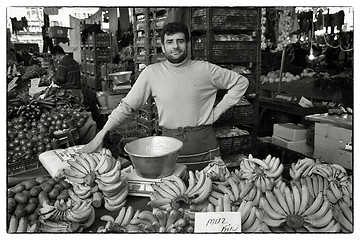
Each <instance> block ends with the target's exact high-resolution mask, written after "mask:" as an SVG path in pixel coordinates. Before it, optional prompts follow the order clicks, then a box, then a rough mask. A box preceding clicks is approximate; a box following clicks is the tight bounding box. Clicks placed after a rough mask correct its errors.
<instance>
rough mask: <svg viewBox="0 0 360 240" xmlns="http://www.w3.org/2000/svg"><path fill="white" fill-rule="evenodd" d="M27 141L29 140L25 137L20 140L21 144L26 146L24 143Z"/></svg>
mask: <svg viewBox="0 0 360 240" xmlns="http://www.w3.org/2000/svg"><path fill="white" fill-rule="evenodd" d="M26 143H27V141H26V139H25V138H23V139H20V142H19V144H20V146H24V145H26Z"/></svg>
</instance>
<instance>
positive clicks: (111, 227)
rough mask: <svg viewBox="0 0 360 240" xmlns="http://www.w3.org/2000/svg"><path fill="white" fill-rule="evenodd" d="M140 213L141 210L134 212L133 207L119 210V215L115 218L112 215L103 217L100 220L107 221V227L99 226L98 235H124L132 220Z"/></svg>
mask: <svg viewBox="0 0 360 240" xmlns="http://www.w3.org/2000/svg"><path fill="white" fill-rule="evenodd" d="M139 213H140V210H136V211H135V210H134V208H133V207H132V206H128V207H122V208H121V209H120V210H119V213H118V215H117V216H116V217H115V218H114V217H113V216H111V215H107V214H106V215H103V216H101V217H100V220H102V221H105V222H106V223H105V225H102V226H99V227H98V229H97V232H98V233H105V232H110V233H122V232H127V230H126V226H128V225H129V223H130V221H131V219H133V218H134V217H136V216H137V215H138V214H139Z"/></svg>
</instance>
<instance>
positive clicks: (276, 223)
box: [261, 213, 284, 227]
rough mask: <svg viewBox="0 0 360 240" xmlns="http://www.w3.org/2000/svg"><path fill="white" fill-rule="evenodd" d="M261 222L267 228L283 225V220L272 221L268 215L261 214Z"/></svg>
mask: <svg viewBox="0 0 360 240" xmlns="http://www.w3.org/2000/svg"><path fill="white" fill-rule="evenodd" d="M261 220H262V221H263V222H264V223H266V225H268V226H269V227H280V226H281V225H283V224H284V220H283V219H273V218H271V217H270V216H269V215H267V214H266V213H264V214H262V216H261Z"/></svg>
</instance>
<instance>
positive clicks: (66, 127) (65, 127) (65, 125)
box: [61, 122, 69, 129]
mask: <svg viewBox="0 0 360 240" xmlns="http://www.w3.org/2000/svg"><path fill="white" fill-rule="evenodd" d="M61 127H62V129H68V128H69V125H68V124H67V123H66V122H63V124H62V125H61Z"/></svg>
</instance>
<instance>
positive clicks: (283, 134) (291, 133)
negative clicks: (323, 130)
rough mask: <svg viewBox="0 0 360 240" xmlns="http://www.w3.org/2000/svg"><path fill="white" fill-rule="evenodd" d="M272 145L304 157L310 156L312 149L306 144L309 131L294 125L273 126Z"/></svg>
mask: <svg viewBox="0 0 360 240" xmlns="http://www.w3.org/2000/svg"><path fill="white" fill-rule="evenodd" d="M273 130H274V131H273V136H272V143H273V144H276V145H278V146H280V147H283V148H287V149H290V150H293V151H296V152H299V153H302V154H304V155H311V154H312V152H313V147H312V146H311V145H309V144H308V139H309V138H311V136H310V135H311V133H312V132H311V130H310V129H307V128H305V127H303V126H301V125H297V124H294V123H281V124H274V128H273Z"/></svg>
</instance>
